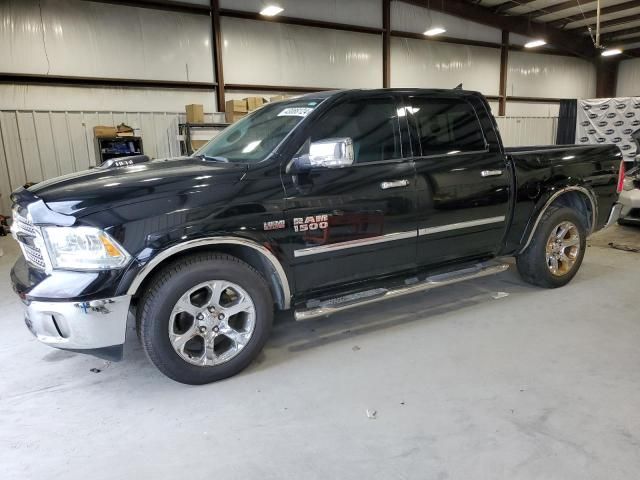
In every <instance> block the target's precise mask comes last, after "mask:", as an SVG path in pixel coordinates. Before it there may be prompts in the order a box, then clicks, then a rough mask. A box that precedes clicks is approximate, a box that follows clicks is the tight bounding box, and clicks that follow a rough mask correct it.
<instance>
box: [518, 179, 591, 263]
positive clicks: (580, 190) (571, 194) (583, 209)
mask: <svg viewBox="0 0 640 480" xmlns="http://www.w3.org/2000/svg"><path fill="white" fill-rule="evenodd" d="M552 205H563V206H566V207H569V208H572V209H574V210H576V211H577V212H579V213H580V215H581V216H582V217H583V218H584V219H585V224H586V226H587V235H589V234H591V232H592V231H593V230H594V228H595V225H596V221H597V218H598V203H597V202H596V200H595V195H594V194H593V192H592V191H591V190H589V189H588V188H586V187H584V186H580V185H571V186H568V187H564V188H561V189H559V190H556V191H555V192H553V193H552V194H551V195H549V197H548V198H547V200H546V201H545V202H544V204H543V205H542V207H541V208H539V209H538V210H537V213H536V214H535V218H536V220H535V222H534V223H533V225H532V227H531V228H530V229H528V230H527V233H525V235H524V237H523V238H526V241H525V242H524V245H523V247H522V248H521V249H520V251H519V252H518V253H522V252H524V251H525V250H526V249H527V247H528V246H529V244H530V243H531V240H532V239H533V236H534V235H535V233H536V230H537V229H538V227H539V225H540V221H541V220H542V216H543V215H544V213H545V212H546V211H547V209H548V208H549V207H551V206H552Z"/></svg>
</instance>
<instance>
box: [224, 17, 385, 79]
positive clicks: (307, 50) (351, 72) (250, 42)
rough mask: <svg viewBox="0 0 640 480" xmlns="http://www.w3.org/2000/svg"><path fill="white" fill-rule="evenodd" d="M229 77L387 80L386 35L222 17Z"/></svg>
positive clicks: (226, 72)
mask: <svg viewBox="0 0 640 480" xmlns="http://www.w3.org/2000/svg"><path fill="white" fill-rule="evenodd" d="M221 26H222V37H223V54H222V59H223V62H224V77H225V83H236V84H250V85H292V86H303V87H320V88H322V87H325V88H327V87H328V88H331V87H340V88H376V87H381V86H382V35H374V34H365V33H353V32H345V31H340V30H329V29H324V28H309V27H301V26H298V25H286V24H281V23H271V22H260V21H254V20H242V19H236V18H224V17H223V18H222V19H221Z"/></svg>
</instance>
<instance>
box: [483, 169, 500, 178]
mask: <svg viewBox="0 0 640 480" xmlns="http://www.w3.org/2000/svg"><path fill="white" fill-rule="evenodd" d="M480 175H482V176H483V177H497V176H499V175H502V170H482V172H480Z"/></svg>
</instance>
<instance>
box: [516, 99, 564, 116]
mask: <svg viewBox="0 0 640 480" xmlns="http://www.w3.org/2000/svg"><path fill="white" fill-rule="evenodd" d="M506 114H507V116H508V117H557V116H558V115H559V114H560V102H553V103H540V102H535V103H530V102H509V101H507V108H506Z"/></svg>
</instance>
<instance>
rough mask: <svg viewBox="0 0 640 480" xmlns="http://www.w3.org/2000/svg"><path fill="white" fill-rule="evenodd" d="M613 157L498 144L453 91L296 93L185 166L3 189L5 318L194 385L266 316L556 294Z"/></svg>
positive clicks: (255, 336) (125, 169) (613, 176)
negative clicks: (9, 250)
mask: <svg viewBox="0 0 640 480" xmlns="http://www.w3.org/2000/svg"><path fill="white" fill-rule="evenodd" d="M621 159H622V156H621V153H620V152H619V150H618V148H617V147H615V146H613V145H598V146H557V147H549V146H544V147H526V148H514V149H509V148H504V146H503V145H502V142H501V139H500V133H499V132H498V129H497V126H496V122H495V120H494V118H493V116H492V115H491V113H490V108H489V106H488V104H487V102H486V100H485V99H484V97H483V96H482V95H481V94H479V93H476V92H468V91H464V90H421V89H381V90H349V91H332V92H324V93H318V94H309V95H305V96H302V97H299V98H296V99H292V100H285V101H281V102H277V103H271V104H268V105H266V106H264V107H262V108H260V109H259V110H257V111H255V112H253V113H251V114H250V115H248V116H247V117H246V118H244V119H242V120H240V121H239V122H237V123H235V124H234V125H232V126H230V127H228V128H227V129H225V130H224V131H223V132H222V133H221V134H220V135H219V136H217V137H216V138H214V139H213V140H211V141H210V142H209V143H208V144H206V145H205V146H204V147H202V148H201V149H200V150H198V151H197V152H196V153H195V154H194V155H193V156H190V157H182V158H173V159H166V160H153V161H150V160H149V159H148V158H145V157H132V158H129V159H125V160H119V161H118V162H117V163H114V164H111V165H105V166H101V167H97V168H95V169H92V170H89V171H85V172H81V173H76V174H72V175H68V176H65V177H60V178H56V179H53V180H50V181H47V182H43V183H40V184H38V185H36V186H33V187H31V188H29V189H27V190H25V189H20V190H18V191H16V192H14V194H13V197H12V198H13V201H14V222H13V227H12V228H13V235H14V237H15V238H16V239H17V240H18V242H19V243H20V246H21V248H22V252H23V256H22V257H20V258H19V259H18V261H17V262H16V264H15V266H14V267H13V270H12V272H11V279H12V283H13V287H14V289H15V291H16V292H17V293H18V295H19V296H20V297H21V299H22V300H23V302H24V305H25V321H26V324H27V326H28V327H29V329H30V330H31V331H32V332H33V333H34V335H36V336H37V338H38V339H39V340H41V341H42V342H44V343H46V344H48V345H51V346H53V347H58V348H64V349H68V350H73V351H80V352H86V353H92V354H94V355H98V356H101V357H103V358H121V357H122V348H123V344H124V341H125V331H126V323H127V316H128V314H129V313H130V312H132V313H133V314H134V315H135V318H136V322H137V329H138V334H139V337H140V339H141V341H142V344H143V346H144V349H145V351H146V353H147V354H148V356H149V358H150V359H151V361H152V362H153V363H154V364H155V365H156V366H157V367H158V368H159V369H160V370H161V371H162V372H164V373H165V374H166V375H168V376H169V377H171V378H173V379H174V380H177V381H179V382H184V383H190V384H201V383H207V382H212V381H215V380H219V379H222V378H225V377H228V376H230V375H233V374H235V373H237V372H239V371H240V370H242V369H243V368H245V367H246V366H247V365H248V364H249V363H250V362H251V361H252V359H254V358H255V357H256V355H257V354H258V353H259V352H260V350H261V349H262V347H263V346H264V344H265V342H266V340H267V337H268V335H269V331H270V327H271V324H272V319H273V315H274V310H275V309H279V310H287V309H293V310H294V315H295V318H296V319H297V320H305V319H310V318H316V317H322V316H326V315H329V314H331V313H334V312H338V311H343V310H345V309H348V308H352V307H356V306H358V305H362V304H366V303H371V302H375V301H379V300H382V299H387V298H393V297H397V296H399V295H404V294H408V293H412V292H417V291H421V290H425V289H430V288H435V287H439V286H444V285H450V284H452V283H455V282H459V281H462V280H465V279H469V278H475V277H479V276H484V275H489V274H493V273H498V272H501V271H503V270H504V269H505V268H507V265H506V264H505V263H503V262H501V261H500V260H499V259H500V258H503V257H508V256H512V257H513V256H515V258H516V262H517V267H518V270H519V272H520V273H521V275H522V277H523V278H524V280H525V281H527V282H530V283H533V284H535V285H539V286H541V287H551V288H552V287H559V286H562V285H564V284H566V283H567V282H569V280H571V278H572V277H573V276H574V275H575V274H576V272H577V270H578V268H579V267H580V264H581V262H582V259H583V256H584V253H585V247H586V243H585V242H586V238H587V236H588V235H589V234H590V233H591V232H593V231H595V230H598V229H600V228H602V227H603V226H604V225H605V224H607V223H609V222H612V221H615V220H616V215H617V213H618V212H619V205H618V204H617V203H616V200H617V194H616V185H617V184H618V182H619V180H620V179H619V178H618V176H619V170H620V163H621Z"/></svg>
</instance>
